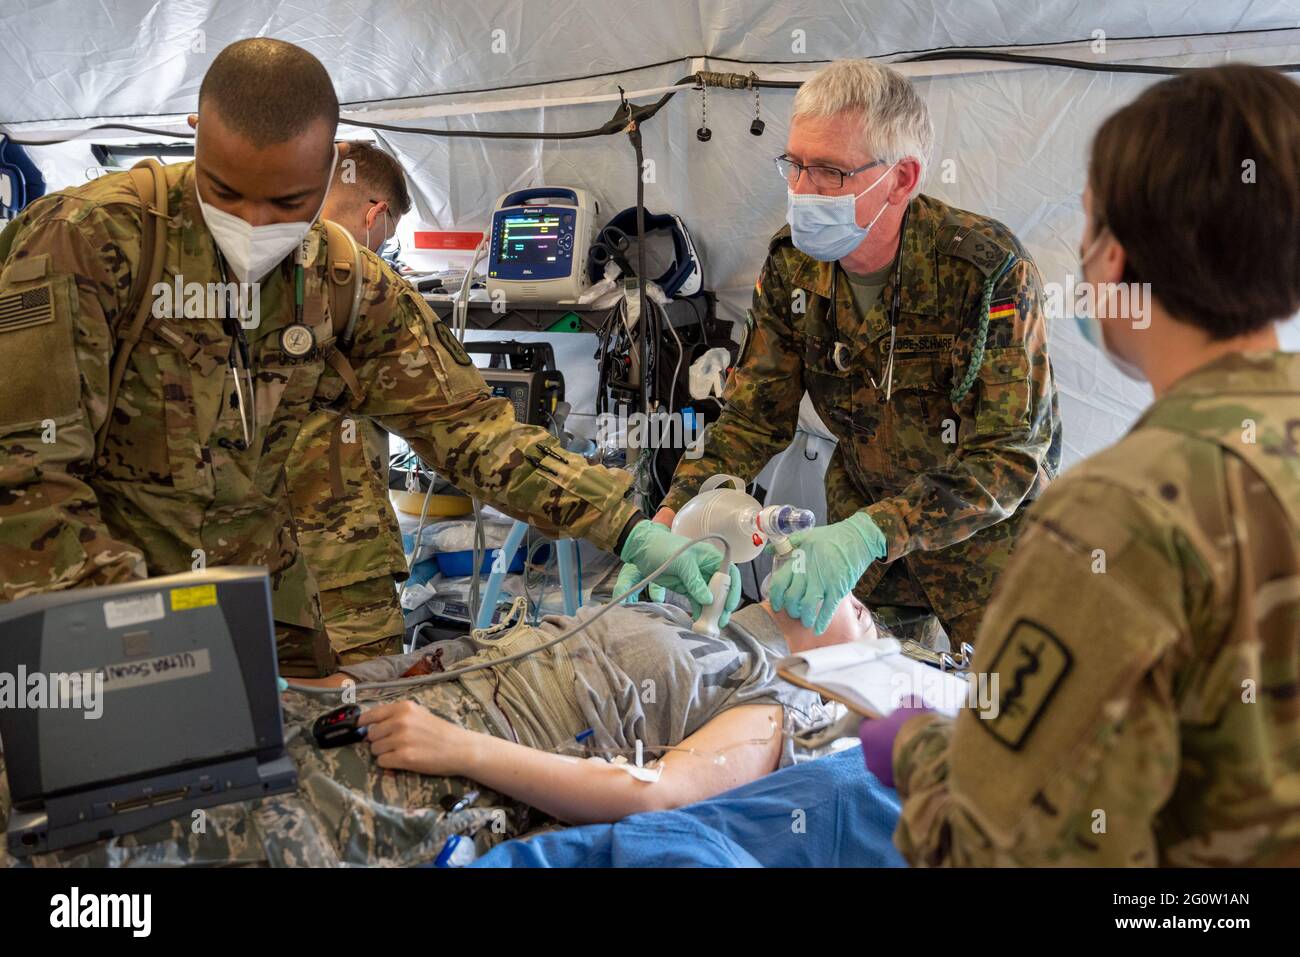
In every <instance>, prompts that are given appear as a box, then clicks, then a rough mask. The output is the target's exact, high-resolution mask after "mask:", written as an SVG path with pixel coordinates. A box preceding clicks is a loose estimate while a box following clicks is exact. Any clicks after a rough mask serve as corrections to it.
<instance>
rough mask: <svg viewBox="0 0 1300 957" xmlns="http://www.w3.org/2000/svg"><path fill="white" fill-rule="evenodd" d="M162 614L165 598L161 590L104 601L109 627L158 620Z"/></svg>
mask: <svg viewBox="0 0 1300 957" xmlns="http://www.w3.org/2000/svg"><path fill="white" fill-rule="evenodd" d="M162 616H163V599H162V592H160V591H156V592H153V593H151V594H148V595H132V596H131V597H130V598H117V599H114V600H113V601H106V602H104V624H106V625H108V627H109V628H126V627H127V626H129V625H138V624H140V623H141V622H145V621H157V620H158V619H159V618H161V617H162Z"/></svg>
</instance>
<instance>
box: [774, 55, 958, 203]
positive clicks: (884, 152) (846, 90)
mask: <svg viewBox="0 0 1300 957" xmlns="http://www.w3.org/2000/svg"><path fill="white" fill-rule="evenodd" d="M845 111H849V112H853V113H858V114H860V115H861V117H862V137H863V143H864V145H865V146H866V148H867V151H868V152H870V153H871V155H872V156H873V158H875V159H881V160H884V161H885V162H886V163H897V162H899V161H900V160H903V159H906V158H908V157H911V158H912V159H915V160H916V161H917V162H918V163H919V164H920V166H921V173H920V176H918V177H917V181H916V188H915V189H913V190H912V195H913V196H915V195H916V194H917V193H919V192H920V191H921V181H922V180H923V179H924V178H925V172H926V170H927V169H928V168H929V166H930V154H931V153H932V152H933V150H934V123H933V122H931V120H930V108H929V107H928V106H926V103H925V100H923V99H921V97H920V95H919V94H918V93H917V92H916V88H915V87H913V86H912V83H911V81H910V80H908V79H907V77H905V76H903V74H901V73H899V72H898V71H897V70H894V69H891V68H890V67H887V66H883V65H881V64H879V63H872V62H871V61H870V60H836V61H835V62H834V63H831V64H830V65H829V66H826V67H823V68H822V69H820V70H818V71H817V72H816V73H815V74H814V75H813V76H812V78H811V79H809V80H806V81H804V84H803V85H802V86H801V87H799V92H798V93H796V94H795V97H794V115H795V116H835V115H837V114H839V113H843V112H845Z"/></svg>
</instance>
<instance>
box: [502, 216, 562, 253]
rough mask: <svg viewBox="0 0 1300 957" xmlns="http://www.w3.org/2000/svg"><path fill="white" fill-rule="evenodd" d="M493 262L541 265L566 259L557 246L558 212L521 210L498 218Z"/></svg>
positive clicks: (558, 231) (558, 237)
mask: <svg viewBox="0 0 1300 957" xmlns="http://www.w3.org/2000/svg"><path fill="white" fill-rule="evenodd" d="M500 227H501V231H500V238H499V239H498V241H497V257H496V258H497V262H498V263H499V264H501V265H503V266H505V265H510V266H541V265H545V264H546V263H554V262H558V261H559V260H560V259H561V258H567V257H566V256H565V255H564V252H563V251H562V250H561V248H560V213H559V212H558V211H555V212H552V211H551V210H545V209H544V210H537V211H531V210H530V211H523V210H521V211H520V212H517V213H510V214H508V215H506V216H502V217H501V223H500Z"/></svg>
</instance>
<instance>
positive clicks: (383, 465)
mask: <svg viewBox="0 0 1300 957" xmlns="http://www.w3.org/2000/svg"><path fill="white" fill-rule="evenodd" d="M348 147H349V148H348V154H347V156H346V157H345V159H344V160H343V162H342V163H340V164H339V169H338V170H337V171H336V172H335V174H334V182H333V184H332V186H331V187H330V193H329V196H328V198H327V199H326V200H325V208H324V210H323V211H322V212H321V216H322V218H324V219H328V220H330V221H332V222H335V223H338V224H339V225H340V226H342V227H343V228H344V229H346V230H347V231H348V232H349V233H350V234H351V235H352V238H353V239H354V240H355V241H356V242H357V243H359V244H361V245H363V246H365V247H366V248H367V249H369V250H370V251H371V252H373V253H378V252H379V250H380V247H382V246H383V244H384V243H385V242H386V241H387V240H388V239H390V238H392V236H394V235H396V231H397V223H398V220H399V219H400V218H401V217H402V216H403V215H405V214H406V213H407V212H408V211H409V210H410V208H411V197H410V193H409V192H408V191H407V188H406V182H405V179H404V178H403V174H402V168H401V166H400V165H398V163H397V161H396V160H395V159H393V158H392V157H391V156H389V155H388V154H387V153H385V152H383V151H382V150H380V149H379V148H378V147H376V146H373V145H371V144H370V143H366V142H362V141H357V142H352V143H349V144H348ZM390 210H391V212H390ZM285 484H286V485H287V486H288V489H289V501H290V506H291V508H292V510H293V521H294V529H295V531H296V533H297V537H298V547H299V548H300V549H301V550H302V553H303V557H304V558H305V559H306V561H307V567H308V568H309V569H310V570H311V572H312V574H313V575H315V576H316V583H317V585H318V586H319V587H320V604H321V617H322V618H323V620H324V624H325V630H326V632H327V633H328V634H329V638H330V647H331V648H332V649H333V650H334V651H335V652H337V653H338V655H339V661H340V662H341V663H343V664H347V663H348V662H351V661H356V660H360V659H362V658H368V657H374V656H376V655H390V654H395V653H396V652H399V651H401V648H402V634H403V632H404V626H403V621H402V610H401V607H400V606H399V605H398V604H397V599H396V589H395V584H394V580H395V579H396V580H398V581H400V580H402V579H404V578H406V556H405V554H404V551H403V548H402V532H401V528H400V526H399V525H398V522H397V516H396V515H395V514H394V512H393V506H392V503H391V502H390V501H389V498H388V433H387V432H385V431H384V430H383V429H381V428H379V426H377V425H376V424H375V423H374V422H373V421H371V420H370V419H363V418H353V417H350V416H345V415H342V414H340V413H338V412H335V411H333V410H331V409H318V410H316V411H314V412H312V413H311V414H310V415H308V416H307V419H306V421H304V422H303V424H302V430H301V431H300V432H299V433H298V439H297V441H295V442H294V445H293V451H292V452H290V454H289V458H288V460H287V462H286V463H285Z"/></svg>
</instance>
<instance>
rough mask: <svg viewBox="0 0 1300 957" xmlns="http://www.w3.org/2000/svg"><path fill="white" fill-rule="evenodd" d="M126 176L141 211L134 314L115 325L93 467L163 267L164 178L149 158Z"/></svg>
mask: <svg viewBox="0 0 1300 957" xmlns="http://www.w3.org/2000/svg"><path fill="white" fill-rule="evenodd" d="M127 175H128V177H129V178H130V180H131V185H132V186H133V187H134V188H135V191H136V193H137V194H138V195H139V197H140V208H141V211H142V212H141V217H140V225H141V233H140V263H139V265H138V266H137V267H136V271H135V281H134V283H133V284H132V286H131V302H132V303H134V304H135V313H134V315H133V316H132V317H131V324H130V325H129V326H127V327H126V328H125V330H124V329H123V327H122V324H121V323H118V326H117V350H116V352H115V354H114V356H113V368H112V371H111V372H110V373H109V378H108V411H107V413H106V414H105V416H104V421H103V423H102V424H101V425H100V426H99V430H98V431H97V432H96V433H95V462H96V464H98V463H99V461H100V459H101V458H102V457H103V455H104V443H105V442H106V441H107V439H108V429H109V426H110V425H111V423H112V421H113V409H114V407H115V406H116V405H117V390H118V389H119V388H120V387H121V385H122V377H123V376H124V375H125V374H126V364H127V362H128V361H130V358H131V351H132V350H133V349H135V344H136V343H137V342H139V341H140V337H141V336H142V335H143V334H144V327H145V323H146V322H147V321H148V319H149V314H150V313H151V312H152V311H153V289H154V287H155V286H156V285H157V284H158V282H159V281H160V280H161V279H162V274H163V267H164V266H165V265H166V264H167V224H166V219H167V176H166V173H165V172H164V170H163V165H162V163H160V162H158V160H156V159H152V158H150V159H145V160H141V161H140V162H139V163H137V164H136V165H135V166H133V167H132V168H131V170H130V171H129V172H128V174H127Z"/></svg>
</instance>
